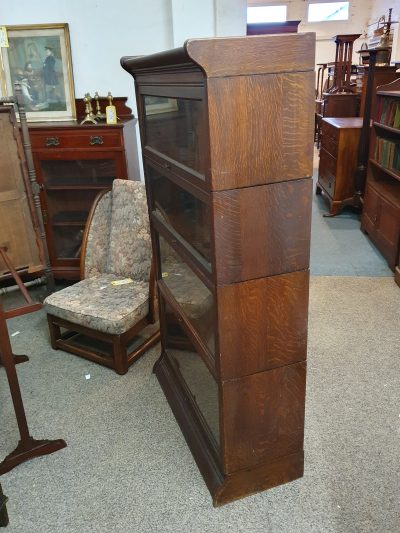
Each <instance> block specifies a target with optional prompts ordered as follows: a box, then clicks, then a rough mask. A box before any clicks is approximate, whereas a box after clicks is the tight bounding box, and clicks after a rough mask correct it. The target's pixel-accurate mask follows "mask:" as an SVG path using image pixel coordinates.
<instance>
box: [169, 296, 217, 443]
mask: <svg viewBox="0 0 400 533" xmlns="http://www.w3.org/2000/svg"><path fill="white" fill-rule="evenodd" d="M161 305H162V307H163V312H164V313H163V317H164V320H165V335H164V336H165V341H164V342H165V351H166V353H167V354H168V358H169V360H170V361H171V363H172V366H173V367H174V369H175V372H176V374H177V376H178V381H179V382H180V384H181V385H182V387H183V388H184V390H185V395H186V397H187V398H188V400H189V401H190V403H191V404H192V407H193V409H194V410H195V413H196V416H197V418H198V420H199V422H200V424H201V426H202V427H203V429H204V431H205V432H206V434H207V435H208V439H209V441H210V442H211V443H212V445H213V447H214V448H215V449H216V450H218V449H219V443H220V430H219V394H218V384H217V382H216V380H215V379H214V377H213V376H212V374H211V373H210V371H209V370H208V368H207V366H206V365H205V363H204V361H203V359H202V358H201V357H200V355H199V354H198V353H197V351H196V349H195V348H194V346H193V344H192V343H191V341H190V339H189V338H188V336H187V335H186V333H185V332H184V330H183V329H182V328H181V327H180V325H179V322H178V321H177V319H176V316H175V315H174V313H173V311H172V309H171V308H170V307H169V306H168V304H166V302H165V301H162V302H161Z"/></svg>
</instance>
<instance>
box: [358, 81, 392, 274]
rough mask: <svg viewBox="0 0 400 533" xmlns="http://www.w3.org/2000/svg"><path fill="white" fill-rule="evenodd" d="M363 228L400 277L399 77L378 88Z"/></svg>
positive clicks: (362, 220)
mask: <svg viewBox="0 0 400 533" xmlns="http://www.w3.org/2000/svg"><path fill="white" fill-rule="evenodd" d="M361 229H362V230H363V231H364V232H365V233H367V234H368V235H369V237H370V239H371V240H372V241H373V243H374V244H375V245H376V247H377V248H378V249H379V250H380V251H381V253H382V254H383V255H384V257H385V258H386V260H387V262H388V264H389V266H390V268H391V269H392V270H394V271H395V272H396V280H397V279H399V253H400V80H396V81H394V82H392V83H389V84H387V85H381V86H380V87H378V91H377V105H376V115H375V121H374V123H373V130H372V137H371V145H370V158H369V164H368V174H367V186H366V192H365V200H364V209H363V214H362V217H361Z"/></svg>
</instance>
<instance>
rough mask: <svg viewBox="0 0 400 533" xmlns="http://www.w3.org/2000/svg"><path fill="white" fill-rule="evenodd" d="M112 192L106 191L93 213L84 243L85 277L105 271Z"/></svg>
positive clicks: (108, 245)
mask: <svg viewBox="0 0 400 533" xmlns="http://www.w3.org/2000/svg"><path fill="white" fill-rule="evenodd" d="M111 206H112V193H111V191H109V192H108V193H106V194H105V195H104V196H103V197H102V198H101V200H100V201H99V203H98V204H97V206H96V209H95V212H94V213H93V218H92V223H91V226H90V232H89V235H88V238H87V243H86V254H85V278H90V277H92V276H98V275H99V274H101V273H104V272H106V271H107V262H108V255H109V248H110V232H111Z"/></svg>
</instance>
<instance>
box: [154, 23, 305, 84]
mask: <svg viewBox="0 0 400 533" xmlns="http://www.w3.org/2000/svg"><path fill="white" fill-rule="evenodd" d="M185 48H186V51H187V53H188V55H189V56H190V57H191V58H192V59H193V61H195V62H196V63H198V64H199V65H201V67H202V68H203V69H204V70H205V72H206V74H207V76H209V77H210V78H211V77H215V76H232V75H241V76H243V75H245V74H250V73H252V74H265V73H274V72H288V71H289V72H290V71H300V70H302V71H303V70H314V68H315V33H301V34H295V35H290V34H289V35H285V34H283V35H262V36H261V35H257V36H251V37H249V36H247V37H233V38H232V37H229V38H220V39H199V40H198V39H190V40H188V41H186V43H185ZM150 58H151V56H150ZM232 58H235V60H234V61H232ZM313 94H314V93H313Z"/></svg>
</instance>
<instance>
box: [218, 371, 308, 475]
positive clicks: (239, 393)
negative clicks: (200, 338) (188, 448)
mask: <svg viewBox="0 0 400 533" xmlns="http://www.w3.org/2000/svg"><path fill="white" fill-rule="evenodd" d="M305 377H306V363H305V362H301V363H295V364H293V365H288V366H284V367H281V368H276V369H273V370H268V371H266V372H260V373H258V374H253V375H251V376H246V377H244V378H241V379H238V380H232V381H225V382H223V383H222V411H223V418H224V439H223V442H224V445H225V450H224V468H225V473H227V474H228V473H230V472H234V471H235V470H239V469H241V468H248V467H250V466H253V465H256V464H258V463H262V462H264V461H267V460H268V461H271V460H273V459H276V458H278V457H283V456H285V455H290V454H292V453H296V452H299V451H301V450H302V448H303V433H304V430H303V428H304V405H305Z"/></svg>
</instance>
